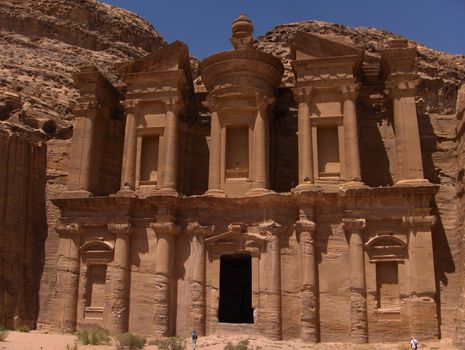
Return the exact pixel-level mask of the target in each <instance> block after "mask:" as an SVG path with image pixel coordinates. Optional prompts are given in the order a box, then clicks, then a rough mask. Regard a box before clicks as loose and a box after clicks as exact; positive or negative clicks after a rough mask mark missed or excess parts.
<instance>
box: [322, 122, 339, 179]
mask: <svg viewBox="0 0 465 350" xmlns="http://www.w3.org/2000/svg"><path fill="white" fill-rule="evenodd" d="M317 133H318V134H317V140H318V174H319V177H320V178H324V177H339V176H340V173H341V165H340V161H339V139H338V131H337V126H334V127H318V129H317Z"/></svg>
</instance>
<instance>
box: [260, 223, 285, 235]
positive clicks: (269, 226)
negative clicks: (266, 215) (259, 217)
mask: <svg viewBox="0 0 465 350" xmlns="http://www.w3.org/2000/svg"><path fill="white" fill-rule="evenodd" d="M282 228H283V227H282V226H281V225H280V224H278V223H277V222H275V221H273V220H270V221H266V222H262V223H261V224H259V225H258V230H259V232H260V234H265V235H273V236H275V235H278V234H279V233H280V232H281V230H282Z"/></svg>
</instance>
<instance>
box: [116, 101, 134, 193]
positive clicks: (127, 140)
mask: <svg viewBox="0 0 465 350" xmlns="http://www.w3.org/2000/svg"><path fill="white" fill-rule="evenodd" d="M137 103H138V101H129V102H127V103H126V105H125V108H126V129H125V132H124V149H123V164H122V169H121V170H122V171H121V190H122V191H120V192H121V193H120V194H122V193H123V192H124V191H134V190H135V186H136V153H137V152H136V143H137V139H136V128H137V125H136V116H135V113H136V111H135V106H136V105H137Z"/></svg>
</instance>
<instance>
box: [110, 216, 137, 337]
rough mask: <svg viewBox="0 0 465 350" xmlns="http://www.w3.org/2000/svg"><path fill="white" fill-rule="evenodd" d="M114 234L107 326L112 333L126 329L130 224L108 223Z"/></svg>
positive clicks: (127, 317)
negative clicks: (110, 296)
mask: <svg viewBox="0 0 465 350" xmlns="http://www.w3.org/2000/svg"><path fill="white" fill-rule="evenodd" d="M108 231H109V232H110V233H113V234H114V235H115V249H114V258H113V263H112V266H111V285H112V298H111V301H110V303H111V310H110V311H109V320H108V321H109V324H108V325H107V328H108V329H109V330H110V331H111V332H113V333H124V332H127V331H128V319H129V315H128V310H129V269H130V265H129V246H130V235H131V233H132V226H131V224H128V223H125V224H113V223H112V224H108Z"/></svg>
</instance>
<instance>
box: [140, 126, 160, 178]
mask: <svg viewBox="0 0 465 350" xmlns="http://www.w3.org/2000/svg"><path fill="white" fill-rule="evenodd" d="M159 141H160V138H159V136H158V135H156V136H144V137H143V138H142V149H141V157H140V162H141V164H140V181H139V182H140V184H142V185H144V184H147V185H156V184H157V181H158V148H159Z"/></svg>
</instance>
